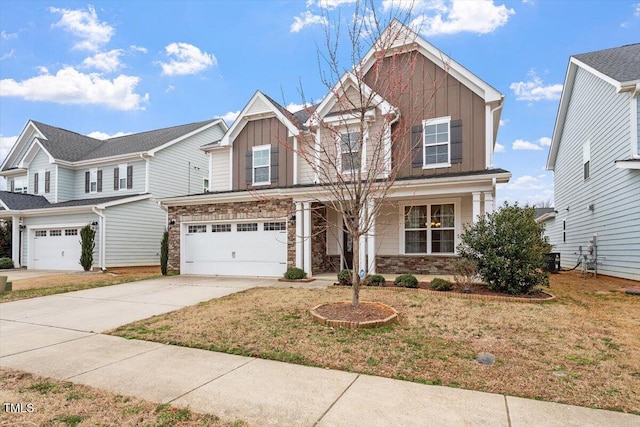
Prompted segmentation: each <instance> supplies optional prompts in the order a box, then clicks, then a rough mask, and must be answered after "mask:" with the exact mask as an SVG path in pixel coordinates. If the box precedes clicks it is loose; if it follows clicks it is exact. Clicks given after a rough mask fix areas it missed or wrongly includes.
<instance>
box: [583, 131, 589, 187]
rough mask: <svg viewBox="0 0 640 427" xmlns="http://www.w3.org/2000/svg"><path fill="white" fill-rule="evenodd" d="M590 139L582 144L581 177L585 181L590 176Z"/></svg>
mask: <svg viewBox="0 0 640 427" xmlns="http://www.w3.org/2000/svg"><path fill="white" fill-rule="evenodd" d="M590 163H591V141H587V142H585V143H584V144H582V177H583V179H584V180H585V181H586V180H587V179H589V176H591V170H590Z"/></svg>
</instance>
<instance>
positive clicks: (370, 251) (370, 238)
mask: <svg viewBox="0 0 640 427" xmlns="http://www.w3.org/2000/svg"><path fill="white" fill-rule="evenodd" d="M374 203H375V201H374V200H371V201H370V202H369V204H368V206H367V207H368V209H369V212H373V206H374ZM367 257H368V261H369V262H368V264H369V268H368V273H369V274H376V218H375V217H374V216H371V224H370V226H369V232H368V233H367Z"/></svg>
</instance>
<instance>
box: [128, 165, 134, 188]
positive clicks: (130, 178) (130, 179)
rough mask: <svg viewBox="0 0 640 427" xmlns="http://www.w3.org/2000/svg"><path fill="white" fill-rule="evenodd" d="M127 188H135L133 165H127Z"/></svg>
mask: <svg viewBox="0 0 640 427" xmlns="http://www.w3.org/2000/svg"><path fill="white" fill-rule="evenodd" d="M127 188H128V189H132V188H133V165H129V166H127Z"/></svg>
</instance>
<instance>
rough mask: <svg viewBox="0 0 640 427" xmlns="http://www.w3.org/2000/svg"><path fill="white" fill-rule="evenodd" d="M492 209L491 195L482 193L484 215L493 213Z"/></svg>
mask: <svg viewBox="0 0 640 427" xmlns="http://www.w3.org/2000/svg"><path fill="white" fill-rule="evenodd" d="M494 209H495V204H494V201H493V193H492V192H490V191H487V192H486V193H484V213H493V211H494Z"/></svg>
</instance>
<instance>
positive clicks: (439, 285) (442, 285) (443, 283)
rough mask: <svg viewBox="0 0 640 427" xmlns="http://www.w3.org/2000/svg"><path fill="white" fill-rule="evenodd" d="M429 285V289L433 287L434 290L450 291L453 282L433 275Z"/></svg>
mask: <svg viewBox="0 0 640 427" xmlns="http://www.w3.org/2000/svg"><path fill="white" fill-rule="evenodd" d="M430 286H431V289H433V290H434V291H450V290H451V289H453V283H451V282H450V281H448V280H445V279H441V278H439V277H435V278H434V279H433V280H432V281H431V285H430Z"/></svg>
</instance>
